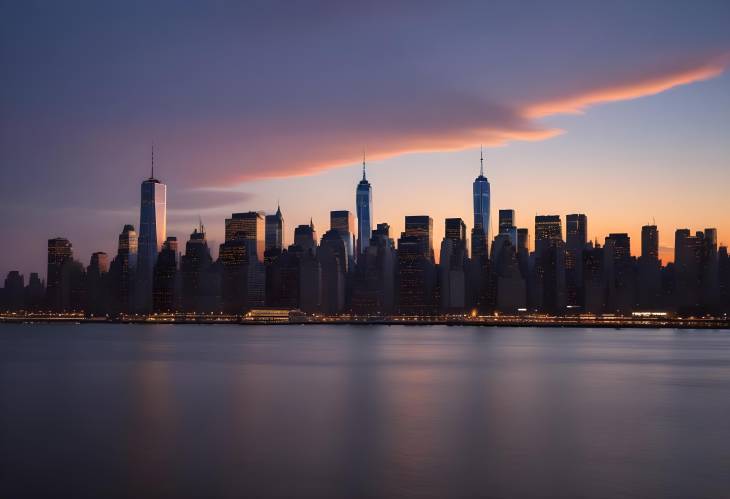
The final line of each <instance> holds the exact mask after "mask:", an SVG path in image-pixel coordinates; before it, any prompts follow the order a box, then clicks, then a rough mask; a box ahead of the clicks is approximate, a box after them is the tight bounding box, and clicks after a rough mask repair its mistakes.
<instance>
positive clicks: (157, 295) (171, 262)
mask: <svg viewBox="0 0 730 499" xmlns="http://www.w3.org/2000/svg"><path fill="white" fill-rule="evenodd" d="M178 263H179V262H178V247H177V238H176V237H168V238H167V239H166V240H165V242H164V243H163V244H162V250H160V253H159V254H158V255H157V263H156V264H155V273H154V286H153V294H152V296H153V310H154V311H155V312H173V311H175V310H177V308H178V301H179V291H178V289H179V286H178V282H179V281H178V266H179V265H178Z"/></svg>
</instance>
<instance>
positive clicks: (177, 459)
mask: <svg viewBox="0 0 730 499" xmlns="http://www.w3.org/2000/svg"><path fill="white" fill-rule="evenodd" d="M129 496H138V497H251V498H268V497H281V498H296V497H316V498H330V497H373V498H387V497H429V498H449V497H505V498H511V497H589V498H593V497H595V498H599V497H605V498H616V497H636V498H646V497H676V498H702V497H708V498H709V497H712V498H716V497H720V498H722V497H730V332H727V331H672V330H661V331H652V330H608V329H604V330H580V329H527V328H526V329H500V328H478V327H473V328H470V327H438V326H433V327H397V326H391V327H388V326H382V327H379V326H378V327H374V326H367V327H364V326H359V327H358V326H355V327H347V326H327V327H321V326H283V327H268V328H267V327H241V326H179V325H178V326H170V325H168V326H139V325H137V326H135V325H102V326H94V325H0V497H8V498H21V497H129Z"/></svg>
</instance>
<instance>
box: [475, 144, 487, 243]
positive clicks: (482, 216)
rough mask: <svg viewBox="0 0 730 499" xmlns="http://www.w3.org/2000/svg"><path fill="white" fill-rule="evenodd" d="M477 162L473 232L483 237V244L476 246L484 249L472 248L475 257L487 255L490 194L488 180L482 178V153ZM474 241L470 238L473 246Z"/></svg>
mask: <svg viewBox="0 0 730 499" xmlns="http://www.w3.org/2000/svg"><path fill="white" fill-rule="evenodd" d="M479 161H480V168H479V176H478V177H477V178H476V179H475V180H474V232H475V233H478V234H479V235H480V236H483V238H484V239H483V242H481V241H478V244H479V245H480V246H484V247H483V248H482V247H479V248H476V247H475V248H472V255H473V256H475V257H476V256H478V255H480V254H483V255H488V254H489V251H488V250H489V241H490V239H491V238H490V230H489V227H490V220H489V198H490V196H491V194H490V189H489V180H487V177H485V176H484V153H482V154H481V156H480V159H479ZM474 239H475V238H474V237H472V244H475V242H474ZM480 239H481V237H479V238H478V240H480ZM475 250H476V251H475ZM482 251H483V252H484V253H482Z"/></svg>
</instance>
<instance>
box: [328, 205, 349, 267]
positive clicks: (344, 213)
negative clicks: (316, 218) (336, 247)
mask: <svg viewBox="0 0 730 499" xmlns="http://www.w3.org/2000/svg"><path fill="white" fill-rule="evenodd" d="M330 230H336V231H337V232H338V233H339V234H340V237H341V238H342V241H343V242H344V243H345V249H346V250H347V262H348V263H347V268H348V269H349V268H350V267H352V266H353V265H354V263H355V235H354V233H353V231H354V230H355V217H354V215H353V214H352V212H351V211H348V210H334V211H330Z"/></svg>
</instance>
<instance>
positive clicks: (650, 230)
mask: <svg viewBox="0 0 730 499" xmlns="http://www.w3.org/2000/svg"><path fill="white" fill-rule="evenodd" d="M641 256H642V257H644V258H650V259H657V258H659V231H658V230H657V227H656V225H644V226H643V227H642V228H641Z"/></svg>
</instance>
